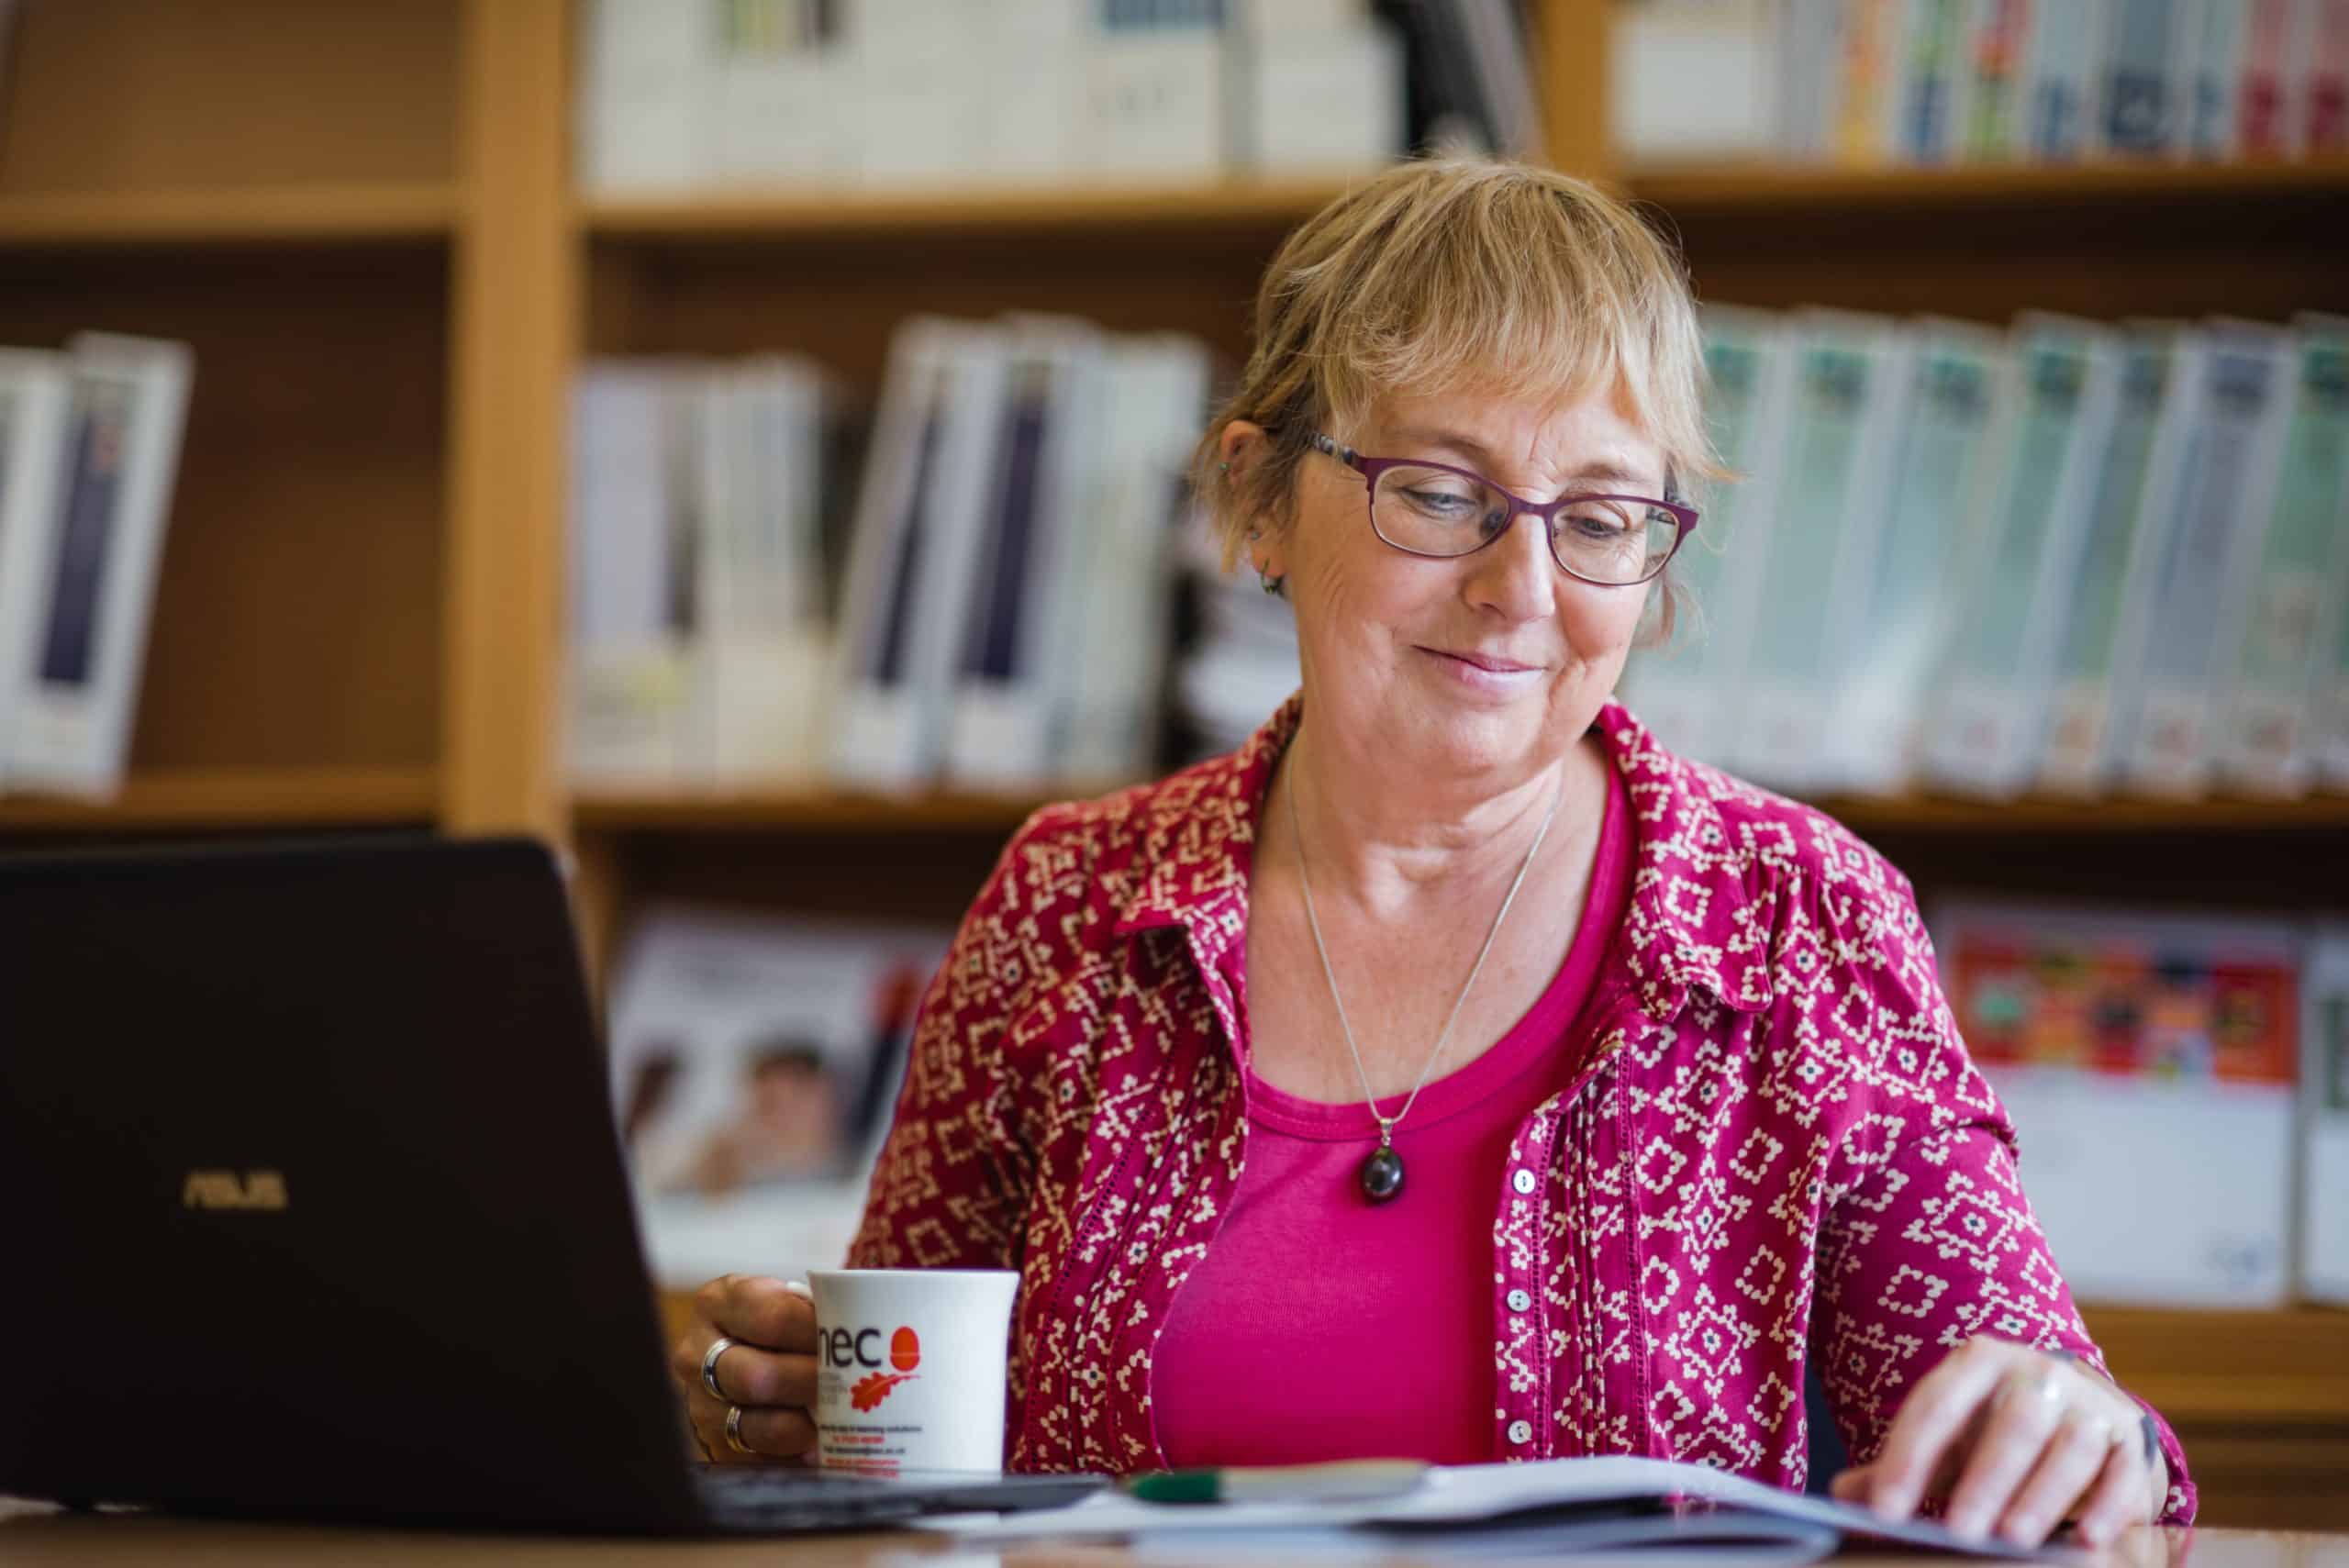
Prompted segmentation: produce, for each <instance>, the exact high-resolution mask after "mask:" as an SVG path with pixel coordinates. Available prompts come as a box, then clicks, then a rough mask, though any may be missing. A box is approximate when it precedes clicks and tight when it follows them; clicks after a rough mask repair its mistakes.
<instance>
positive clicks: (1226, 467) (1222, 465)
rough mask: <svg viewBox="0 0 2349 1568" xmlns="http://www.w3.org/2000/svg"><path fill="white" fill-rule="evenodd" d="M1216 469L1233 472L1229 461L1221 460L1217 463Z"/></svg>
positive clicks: (1218, 471)
mask: <svg viewBox="0 0 2349 1568" xmlns="http://www.w3.org/2000/svg"><path fill="white" fill-rule="evenodd" d="M1215 471H1216V472H1217V473H1230V472H1231V465H1230V463H1228V462H1219V463H1217V464H1216V465H1215Z"/></svg>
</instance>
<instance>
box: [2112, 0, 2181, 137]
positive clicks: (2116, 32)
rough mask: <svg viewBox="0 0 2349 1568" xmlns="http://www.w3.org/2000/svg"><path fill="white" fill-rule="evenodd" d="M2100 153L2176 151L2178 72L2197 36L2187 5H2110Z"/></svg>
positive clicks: (2172, 0)
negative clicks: (2194, 33) (2194, 34)
mask: <svg viewBox="0 0 2349 1568" xmlns="http://www.w3.org/2000/svg"><path fill="white" fill-rule="evenodd" d="M2108 3H2109V4H2110V6H2111V10H2110V26H2109V30H2108V32H2107V35H2106V44H2105V58H2104V80H2103V86H2102V94H2101V100H2102V101H2101V106H2102V109H2103V114H2102V116H2101V117H2100V125H2099V130H2100V132H2101V135H2102V146H2101V150H2104V151H2107V152H2120V153H2153V154H2159V153H2166V152H2172V151H2175V150H2176V148H2177V145H2178V127H2179V124H2180V121H2181V120H2182V119H2183V115H2182V114H2181V112H2180V111H2181V110H2182V108H2183V107H2184V100H2185V94H2184V92H2183V91H2182V87H2183V80H2182V73H2181V71H2180V67H2181V65H2182V64H2183V63H2184V62H2185V60H2186V50H2187V48H2188V44H2189V43H2190V41H2191V39H2192V37H2193V32H2192V28H2191V26H2190V15H2191V13H2192V12H2193V10H2194V9H2195V6H2193V5H2191V4H2189V0H2108Z"/></svg>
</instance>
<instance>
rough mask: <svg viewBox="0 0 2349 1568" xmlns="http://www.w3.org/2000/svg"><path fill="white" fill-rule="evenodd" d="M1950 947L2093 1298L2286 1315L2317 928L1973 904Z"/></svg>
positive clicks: (2034, 1198) (2071, 1266)
mask: <svg viewBox="0 0 2349 1568" xmlns="http://www.w3.org/2000/svg"><path fill="white" fill-rule="evenodd" d="M1932 935H1933V942H1934V946H1935V947H1936V949H1937V950H1938V951H1939V956H1940V964H1941V973H1942V979H1943V986H1944V987H1945V989H1946V990H1947V992H1948V995H1949V999H1950V1006H1951V1009H1952V1011H1953V1013H1954V1016H1955V1018H1956V1021H1957V1025H1958V1029H1959V1032H1960V1033H1961V1034H1962V1035H1963V1036H1964V1037H1965V1043H1966V1049H1967V1051H1968V1052H1969V1053H1970V1054H1971V1056H1972V1057H1973V1060H1974V1062H1975V1063H1976V1066H1978V1067H1979V1068H1980V1069H1981V1071H1982V1073H1983V1074H1984V1076H1985V1077H1986V1078H1987V1079H1988V1080H1989V1083H1990V1085H1991V1087H1992V1088H1993V1089H1995V1090H1996V1091H1997V1093H1998V1097H1999V1099H2000V1100H2001V1101H2002V1102H2003V1103H2004V1104H2005V1106H2006V1108H2007V1111H2008V1114H2009V1116H2010V1117H2011V1118H2013V1121H2014V1125H2015V1130H2016V1135H2017V1139H2018V1141H2019V1143H2020V1145H2021V1163H2020V1172H2021V1178H2022V1184H2023V1190H2024V1192H2025V1193H2026V1194H2027V1195H2029V1197H2030V1199H2031V1205H2032V1210H2033V1212H2034V1213H2035V1215H2036V1216H2037V1218H2038V1220H2039V1223H2040V1226H2041V1229H2043V1230H2044V1231H2045V1232H2046V1235H2047V1240H2048V1243H2049V1245H2050V1247H2051V1248H2052V1249H2053V1250H2054V1255H2055V1256H2056V1257H2057V1258H2058V1259H2060V1260H2061V1261H2062V1262H2063V1267H2064V1274H2065V1280H2066V1281H2067V1282H2068V1283H2069V1284H2070V1285H2071V1287H2072V1290H2073V1291H2074V1293H2075V1294H2076V1295H2077V1296H2081V1297H2083V1298H2086V1299H2092V1300H2099V1301H2111V1302H2121V1303H2131V1304H2138V1305H2143V1306H2154V1307H2278V1306H2282V1305H2284V1304H2285V1303H2286V1302H2287V1301H2288V1299H2289V1296H2290V1290H2291V1279H2290V1275H2291V1259H2292V1256H2293V1251H2294V1247H2293V1238H2292V1211H2293V1208H2294V1204H2295V1195H2294V1192H2293V1184H2294V1181H2295V1167H2296V1156H2295V1134H2296V1129H2297V1128H2298V1126H2299V1121H2300V1116H2301V1113H2300V1110H2299V1101H2298V1095H2299V1082H2300V1071H2299V1067H2300V1062H2299V1057H2300V1052H2299V1042H2298V1035H2299V1026H2300V1008H2301V989H2300V988H2301V984H2302V976H2303V967H2304V964H2305V962H2306V960H2307V948H2308V938H2309V932H2308V929H2307V928H2306V927H2305V926H2304V925H2302V924H2299V923H2296V922H2290V921H2282V920H2265V921H2263V920H2255V919H2245V918H2240V917H2218V916H2186V915H2175V916H2173V915H2148V914H2143V913H2139V912H2135V911H2130V910H2121V909H2112V908H2099V907H2094V906H2064V905H2035V904H2029V903H2017V902H1995V901H1987V900H1975V899H1967V898H1962V897H1961V898H1951V899H1948V900H1945V901H1943V902H1942V903H1941V904H1940V905H1938V906H1936V908H1935V909H1934V911H1933V913H1932ZM2116 1173H2121V1174H2125V1183H2126V1191H2125V1193H2124V1192H2122V1191H2121V1190H2120V1189H2118V1188H2116V1186H2115V1180H2116Z"/></svg>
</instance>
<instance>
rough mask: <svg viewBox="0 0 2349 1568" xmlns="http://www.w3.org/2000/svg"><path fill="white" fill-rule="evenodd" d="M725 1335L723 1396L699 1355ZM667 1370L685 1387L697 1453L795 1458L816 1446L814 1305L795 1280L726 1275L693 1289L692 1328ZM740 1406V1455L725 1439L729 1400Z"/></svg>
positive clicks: (740, 1459)
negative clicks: (714, 1392)
mask: <svg viewBox="0 0 2349 1568" xmlns="http://www.w3.org/2000/svg"><path fill="white" fill-rule="evenodd" d="M720 1336H723V1337H724V1338H726V1339H729V1340H733V1341H734V1342H733V1343H732V1344H730V1345H729V1346H728V1347H727V1348H726V1350H725V1351H723V1352H722V1353H721V1354H720V1355H719V1356H718V1365H717V1367H716V1369H715V1370H716V1373H717V1378H718V1387H719V1388H720V1389H722V1390H723V1391H724V1392H725V1395H726V1397H725V1398H723V1399H713V1398H711V1397H710V1396H709V1390H708V1388H707V1387H706V1386H705V1385H703V1383H702V1380H701V1362H702V1357H703V1356H704V1355H706V1354H707V1353H708V1351H709V1347H710V1346H711V1345H713V1344H716V1343H717V1342H718V1339H719V1338H720ZM669 1374H670V1375H671V1376H672V1377H674V1378H675V1379H676V1380H677V1384H678V1386H680V1387H681V1388H683V1389H684V1390H685V1415H686V1418H688V1419H689V1420H691V1421H692V1423H693V1429H694V1436H695V1437H696V1438H697V1439H699V1440H700V1441H701V1446H702V1451H704V1452H706V1453H707V1454H708V1455H709V1456H710V1457H711V1458H712V1459H714V1460H716V1461H718V1462H719V1463H721V1464H755V1463H771V1462H774V1461H777V1460H789V1459H797V1458H799V1457H801V1456H802V1455H805V1454H807V1453H808V1452H809V1451H812V1450H813V1449H814V1448H815V1446H816V1422H815V1418H814V1417H813V1416H811V1415H810V1414H809V1408H810V1407H812V1406H813V1405H814V1404H815V1403H816V1304H815V1302H814V1300H813V1299H811V1298H810V1297H809V1296H808V1294H807V1286H806V1285H804V1284H799V1283H797V1282H796V1281H792V1282H789V1283H786V1282H785V1281H783V1280H779V1279H755V1278H752V1277H751V1276H750V1275H748V1274H728V1275H727V1276H726V1277H725V1278H724V1279H714V1280H712V1281H710V1282H709V1283H708V1284H706V1285H703V1286H702V1287H701V1289H700V1290H698V1291H696V1292H695V1293H694V1321H693V1327H692V1328H690V1329H686V1330H685V1338H683V1339H681V1340H678V1341H677V1343H676V1346H675V1348H674V1349H673V1350H672V1351H670V1352H669ZM733 1405H739V1406H740V1407H742V1419H741V1421H740V1423H739V1425H738V1427H737V1430H738V1431H739V1432H740V1435H741V1439H742V1446H743V1447H744V1448H748V1449H750V1450H751V1452H750V1453H744V1452H742V1451H741V1450H740V1449H738V1448H736V1447H735V1446H734V1445H733V1444H732V1443H730V1442H729V1441H727V1439H726V1412H727V1408H728V1407H729V1406H733Z"/></svg>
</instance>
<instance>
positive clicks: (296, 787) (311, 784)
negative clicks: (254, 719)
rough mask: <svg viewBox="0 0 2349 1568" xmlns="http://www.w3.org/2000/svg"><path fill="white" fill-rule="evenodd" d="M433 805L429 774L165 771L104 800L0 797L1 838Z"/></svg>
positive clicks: (427, 815)
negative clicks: (17, 835) (58, 832)
mask: <svg viewBox="0 0 2349 1568" xmlns="http://www.w3.org/2000/svg"><path fill="white" fill-rule="evenodd" d="M439 805H440V779H439V778H438V776H437V775H436V774H435V773H434V772H433V771H432V770H431V769H429V768H415V767H407V768H403V767H381V768H332V767H317V768H302V767H286V768H267V767H257V768H165V769H157V770H153V771H150V772H147V773H138V774H135V775H134V776H133V777H132V778H131V779H130V780H129V781H128V783H127V784H125V785H124V786H123V788H122V791H121V792H120V793H119V794H118V795H114V796H113V797H111V798H109V799H106V800H72V799H65V798H60V797H50V796H41V795H0V837H6V836H8V835H12V834H24V833H32V832H47V831H65V832H71V833H76V834H80V833H111V832H144V831H148V830H151V829H156V828H172V829H186V830H189V831H212V830H219V829H239V830H241V829H263V828H325V827H364V828H387V827H419V828H420V827H425V826H428V825H429V824H430V823H431V821H432V820H433V817H434V816H435V813H436V811H437V809H438V807H439Z"/></svg>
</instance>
